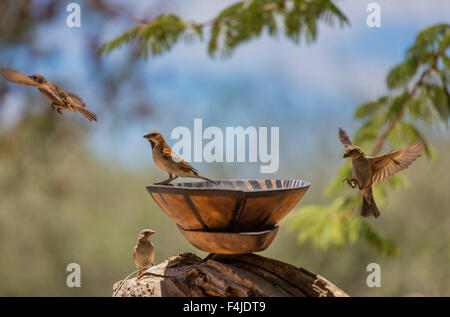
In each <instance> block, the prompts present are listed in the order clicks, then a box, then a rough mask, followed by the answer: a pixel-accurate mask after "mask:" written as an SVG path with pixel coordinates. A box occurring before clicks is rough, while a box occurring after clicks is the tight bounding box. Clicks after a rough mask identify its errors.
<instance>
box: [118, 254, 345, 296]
mask: <svg viewBox="0 0 450 317" xmlns="http://www.w3.org/2000/svg"><path fill="white" fill-rule="evenodd" d="M113 290H114V294H113V296H118V297H122V296H138V297H141V296H145V297H160V296H167V297H174V296H175V297H176V296H182V297H184V296H186V297H197V296H227V297H230V296H231V297H253V296H258V297H266V296H296V297H321V296H329V297H340V296H344V297H345V296H348V295H347V294H346V293H345V292H344V291H343V290H341V289H339V288H338V287H337V286H336V285H334V284H333V283H331V282H329V281H328V280H327V279H325V278H324V277H322V276H320V275H316V274H313V273H310V272H308V271H307V270H305V269H303V268H297V267H295V266H292V265H290V264H287V263H283V262H280V261H276V260H272V259H269V258H266V257H262V256H259V255H256V254H243V255H242V254H241V255H209V256H208V257H206V258H205V259H202V258H200V257H198V256H197V255H195V254H193V253H181V254H179V255H178V256H174V257H171V258H169V259H168V260H166V261H164V262H163V263H161V264H158V265H155V266H152V267H151V268H149V269H147V270H146V271H144V272H143V274H142V276H141V277H140V278H139V279H137V278H136V277H135V278H133V279H130V280H126V281H124V282H123V281H119V282H117V283H116V284H115V285H114V287H113Z"/></svg>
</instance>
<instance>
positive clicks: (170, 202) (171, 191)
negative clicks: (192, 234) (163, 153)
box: [147, 179, 310, 233]
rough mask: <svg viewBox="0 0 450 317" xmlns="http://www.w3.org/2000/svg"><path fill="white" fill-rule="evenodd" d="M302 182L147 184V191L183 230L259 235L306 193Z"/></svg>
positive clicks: (293, 180)
mask: <svg viewBox="0 0 450 317" xmlns="http://www.w3.org/2000/svg"><path fill="white" fill-rule="evenodd" d="M309 186H310V184H309V183H307V182H304V181H302V180H296V179H290V180H279V179H267V180H264V179H260V180H218V181H217V183H216V184H212V183H209V182H193V183H175V184H171V185H150V186H147V190H148V192H149V193H150V195H151V196H152V197H153V199H155V201H156V202H157V203H158V205H159V206H160V207H161V209H162V210H164V212H166V213H167V215H168V216H169V217H170V218H172V219H173V220H174V221H175V222H176V223H177V225H178V226H180V227H181V228H183V229H185V230H197V231H208V232H235V233H238V232H258V231H265V230H268V229H270V228H273V227H274V226H275V225H276V224H277V223H278V222H279V221H280V220H281V219H282V218H283V217H284V216H286V215H287V214H288V213H289V211H291V210H292V208H294V206H295V205H296V204H297V203H298V201H299V200H300V199H301V198H302V196H303V195H304V194H305V192H306V191H307V190H308V188H309Z"/></svg>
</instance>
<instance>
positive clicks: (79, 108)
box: [1, 68, 97, 121]
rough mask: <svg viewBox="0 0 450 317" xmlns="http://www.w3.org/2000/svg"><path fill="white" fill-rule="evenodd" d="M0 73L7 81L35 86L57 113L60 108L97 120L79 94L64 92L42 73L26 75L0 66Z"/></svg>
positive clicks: (90, 119) (59, 111)
mask: <svg viewBox="0 0 450 317" xmlns="http://www.w3.org/2000/svg"><path fill="white" fill-rule="evenodd" d="M1 74H2V76H3V77H4V78H5V79H6V80H8V81H11V82H14V83H18V84H22V85H27V86H34V87H37V88H38V89H39V91H40V93H41V94H42V95H43V96H44V97H45V98H46V99H47V100H48V101H49V102H50V104H51V106H52V108H53V110H55V111H56V112H58V113H59V114H62V112H61V110H69V111H72V112H78V113H81V114H82V115H83V116H84V117H85V118H86V119H88V120H89V121H97V115H96V114H95V113H93V112H92V111H89V110H87V109H86V105H85V103H84V102H83V100H82V99H81V98H80V96H78V95H75V94H72V93H67V92H65V91H64V90H63V89H61V88H59V87H58V86H57V85H55V84H53V83H52V82H49V81H48V80H47V79H45V78H44V76H42V75H31V76H27V75H25V74H24V73H21V72H19V71H17V70H14V69H11V68H2V69H1Z"/></svg>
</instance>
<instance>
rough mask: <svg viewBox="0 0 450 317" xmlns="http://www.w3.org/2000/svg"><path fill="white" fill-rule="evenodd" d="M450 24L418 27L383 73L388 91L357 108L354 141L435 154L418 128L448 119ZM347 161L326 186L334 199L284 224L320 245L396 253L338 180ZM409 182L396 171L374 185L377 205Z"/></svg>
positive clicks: (347, 166) (300, 210)
mask: <svg viewBox="0 0 450 317" xmlns="http://www.w3.org/2000/svg"><path fill="white" fill-rule="evenodd" d="M449 48H450V25H449V24H439V25H434V26H431V27H429V28H426V29H424V30H422V31H421V32H420V33H419V34H418V35H417V37H416V40H415V42H414V44H413V45H412V46H411V47H410V48H409V49H408V51H407V52H406V56H405V60H404V61H403V62H402V63H400V64H399V65H397V66H395V67H394V68H393V69H392V70H391V71H390V72H389V74H388V75H387V78H386V85H387V88H388V89H389V90H390V92H389V94H386V95H384V96H381V97H380V98H378V99H376V100H373V101H368V102H365V103H363V104H362V105H360V106H359V107H357V109H356V110H355V113H354V118H355V119H356V120H359V121H361V126H360V128H359V129H358V131H357V132H356V134H355V136H354V140H353V143H354V144H357V145H360V146H361V147H362V149H363V150H365V151H368V150H369V149H373V150H372V154H373V155H377V154H379V153H380V151H381V150H382V149H383V147H384V144H385V142H386V141H387V142H388V143H389V144H390V145H391V147H392V148H394V149H398V148H404V147H406V146H409V145H411V144H412V143H413V142H416V141H418V140H423V141H424V143H425V153H426V156H427V157H429V158H433V157H434V152H433V150H432V148H431V146H430V145H429V144H428V143H427V142H426V140H425V138H424V136H423V135H422V134H421V132H420V130H419V129H418V128H417V124H418V123H420V122H423V123H425V124H427V125H429V126H432V127H435V128H437V129H440V128H441V127H442V126H444V127H445V128H447V127H448V121H449V117H450V95H449V88H450V87H449V77H450V67H449V66H450V62H449V61H450V58H449ZM351 174H352V168H351V162H350V161H346V162H345V163H344V164H343V166H342V168H341V169H340V171H339V173H338V176H337V179H335V180H334V181H332V182H331V183H330V185H329V186H328V188H327V189H326V195H327V196H328V197H336V198H335V200H334V201H333V202H332V203H331V204H330V205H326V206H315V205H313V206H304V207H300V208H298V209H297V210H295V212H294V213H292V214H291V215H290V217H289V219H290V221H289V228H290V229H291V230H293V231H298V239H299V242H300V243H305V242H306V241H311V242H312V243H313V244H314V245H316V246H318V247H321V248H324V249H325V248H328V247H330V246H336V247H342V246H344V245H345V244H351V243H354V242H356V241H357V240H364V241H366V242H367V243H368V244H369V245H370V246H372V247H374V248H375V249H376V250H378V251H380V252H381V253H384V254H387V255H395V254H397V253H398V252H399V248H398V247H397V246H396V245H395V244H394V243H393V242H392V241H391V240H389V239H387V238H385V237H383V236H382V235H381V234H380V233H378V231H377V230H376V229H375V228H373V227H372V226H371V225H370V224H369V223H368V222H367V221H366V220H364V219H363V218H362V217H360V216H359V215H358V213H359V211H360V210H361V203H362V200H361V194H360V193H359V191H356V190H351V189H349V188H348V185H347V184H344V183H343V182H342V179H343V178H344V177H351ZM407 186H408V182H407V180H406V179H405V177H403V176H402V175H401V174H397V175H394V176H392V177H391V178H389V179H387V180H385V181H384V182H381V183H378V184H376V185H374V187H373V190H374V196H375V200H376V201H377V203H378V205H379V206H382V205H384V204H385V202H386V199H387V192H388V189H389V188H392V189H395V188H405V187H407Z"/></svg>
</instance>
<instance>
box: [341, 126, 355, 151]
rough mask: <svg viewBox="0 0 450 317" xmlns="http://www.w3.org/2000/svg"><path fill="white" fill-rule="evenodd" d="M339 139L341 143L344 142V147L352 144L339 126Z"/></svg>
mask: <svg viewBox="0 0 450 317" xmlns="http://www.w3.org/2000/svg"><path fill="white" fill-rule="evenodd" d="M339 140H340V141H341V143H342V144H344V146H345V147H347V146H349V145H352V142H351V141H350V138H349V137H348V135H347V133H346V132H345V131H344V130H342V129H341V128H339Z"/></svg>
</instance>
